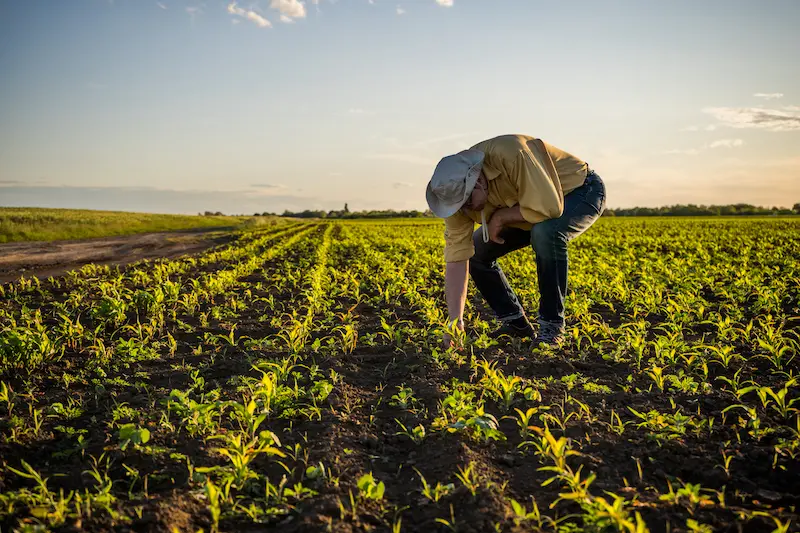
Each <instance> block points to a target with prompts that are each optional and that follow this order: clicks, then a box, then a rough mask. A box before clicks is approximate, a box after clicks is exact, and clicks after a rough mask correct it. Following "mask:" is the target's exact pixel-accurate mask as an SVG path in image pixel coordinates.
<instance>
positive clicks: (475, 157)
mask: <svg viewBox="0 0 800 533" xmlns="http://www.w3.org/2000/svg"><path fill="white" fill-rule="evenodd" d="M605 196H606V195H605V186H604V185H603V182H602V180H601V179H600V177H599V176H598V175H597V174H595V173H594V171H592V170H590V169H589V166H588V165H587V164H586V163H585V162H584V161H581V160H580V159H578V158H577V157H575V156H573V155H571V154H569V153H567V152H564V151H563V150H560V149H558V148H556V147H555V146H552V145H550V144H548V143H545V142H544V141H542V140H540V139H537V138H534V137H529V136H526V135H502V136H500V137H495V138H493V139H489V140H486V141H483V142H480V143H478V144H476V145H475V146H473V147H472V148H470V149H468V150H464V151H462V152H459V153H458V154H455V155H451V156H448V157H445V158H444V159H442V160H441V161H440V162H439V164H438V165H437V166H436V170H435V171H434V173H433V177H432V178H431V180H430V183H429V184H428V188H427V191H426V198H427V200H428V206H429V207H430V209H431V211H433V213H434V214H435V215H436V216H438V217H440V218H444V219H445V232H444V236H445V248H444V258H445V262H446V263H447V265H446V270H445V296H446V299H447V309H448V314H449V318H450V322H451V324H452V323H455V324H456V326H457V327H458V328H459V329H461V330H463V329H464V321H463V316H464V303H465V301H466V297H467V271H469V273H470V275H471V276H472V279H473V281H474V282H475V286H476V287H477V288H478V290H479V291H480V293H481V294H482V295H483V297H484V299H486V301H487V303H488V304H489V306H490V307H491V308H492V310H493V311H494V313H495V314H496V316H497V318H498V320H499V321H500V322H501V323H502V326H501V327H500V328H499V329H498V330H496V331H494V332H493V333H491V336H492V337H494V338H497V337H499V336H501V335H510V336H512V337H534V334H535V332H534V329H533V326H531V324H530V322H529V321H528V319H527V317H526V316H525V310H524V309H523V308H522V305H521V304H520V302H519V299H518V298H517V295H516V294H515V293H514V291H513V290H512V289H511V287H510V286H509V284H508V280H507V279H506V277H505V275H504V274H503V271H502V270H501V269H500V267H499V266H498V265H497V259H498V258H500V257H502V256H504V255H506V254H507V253H509V252H513V251H514V250H518V249H520V248H522V247H524V246H526V245H528V244H530V245H531V247H532V248H533V251H534V253H535V256H536V269H537V274H538V279H539V294H540V302H539V314H538V323H539V332H538V335H536V336H535V339H534V341H535V342H539V343H541V342H544V343H546V344H548V345H555V344H559V343H560V342H561V341H562V340H563V334H564V301H565V298H566V295H567V271H568V268H567V263H568V256H567V243H568V242H569V241H570V240H572V239H574V238H575V237H577V236H578V235H580V234H581V233H583V232H584V231H586V230H587V229H588V228H589V226H591V225H592V224H593V223H594V221H595V220H597V219H598V218H599V217H600V215H601V214H602V212H603V210H604V209H605V204H606V198H605ZM475 223H479V224H481V227H480V228H479V229H478V230H477V231H475V232H474V233H473V228H474V224H475ZM444 341H445V344H446V345H447V346H449V345H450V342H451V341H450V338H449V336H447V335H446V336H445V339H444Z"/></svg>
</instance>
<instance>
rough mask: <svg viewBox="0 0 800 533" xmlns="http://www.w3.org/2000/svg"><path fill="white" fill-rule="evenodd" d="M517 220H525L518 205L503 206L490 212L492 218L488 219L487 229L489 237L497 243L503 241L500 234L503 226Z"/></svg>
mask: <svg viewBox="0 0 800 533" xmlns="http://www.w3.org/2000/svg"><path fill="white" fill-rule="evenodd" d="M517 222H525V218H524V217H523V216H522V211H520V207H519V205H515V206H513V207H504V208H502V209H498V210H497V211H495V212H494V213H492V218H490V219H489V223H488V226H489V227H488V228H486V229H487V231H488V232H489V239H490V240H491V241H493V242H496V243H497V244H503V243H505V242H506V241H505V239H503V238H502V237H501V236H500V232H501V231H503V228H504V227H505V226H508V225H509V224H516V223H517Z"/></svg>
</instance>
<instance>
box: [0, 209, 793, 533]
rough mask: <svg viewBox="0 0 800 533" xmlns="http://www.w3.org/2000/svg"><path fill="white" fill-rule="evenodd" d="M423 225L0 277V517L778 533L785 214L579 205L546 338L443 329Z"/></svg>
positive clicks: (438, 282) (485, 324)
mask: <svg viewBox="0 0 800 533" xmlns="http://www.w3.org/2000/svg"><path fill="white" fill-rule="evenodd" d="M442 229H443V225H442V223H441V221H431V220H422V221H419V220H394V221H388V222H373V221H354V222H330V221H326V222H291V223H287V224H284V225H280V226H272V227H266V228H255V229H252V230H248V231H240V232H237V233H236V234H235V238H234V239H233V240H232V241H230V242H228V243H226V244H223V245H221V246H218V247H215V248H213V249H211V250H208V251H206V252H203V253H200V254H195V255H191V256H185V257H179V258H175V259H171V260H154V261H146V262H141V263H135V264H133V265H129V266H127V267H124V268H115V267H111V266H108V265H106V266H96V265H87V266H85V267H83V268H82V269H81V270H79V271H75V272H73V273H70V274H68V275H66V276H64V277H60V278H52V279H50V280H47V281H45V280H38V279H35V278H34V279H23V280H21V281H17V282H15V283H8V284H4V285H2V286H1V287H2V292H0V324H1V325H2V327H1V328H0V530H1V531H2V532H7V531H8V532H10V531H48V530H54V531H84V530H85V531H181V532H184V531H185V532H195V531H199V530H202V531H204V532H210V531H231V532H239V531H264V530H274V531H290V532H295V531H335V532H354V531H391V532H398V531H408V532H412V531H414V532H438V531H441V532H447V531H451V532H489V531H504V532H518V531H531V530H544V531H559V532H577V531H590V532H591V531H596V532H600V531H604V532H605V531H623V532H642V531H647V530H649V531H658V532H661V531H696V532H706V531H731V532H733V531H777V532H783V531H798V524H800V511H799V510H798V506H800V417H799V416H798V415H799V414H800V382H799V381H798V368H799V367H798V355H800V354H798V351H800V220H797V219H749V218H748V219H743V218H740V219H685V218H684V219H674V218H673V219H657V218H652V219H643V218H619V219H613V218H603V219H601V220H600V221H599V222H598V223H597V224H596V225H595V226H594V227H593V228H592V229H590V230H589V232H587V233H586V234H585V235H583V236H581V237H580V238H578V239H577V240H576V241H574V242H573V243H572V244H571V245H570V291H571V293H570V295H569V297H568V300H567V314H568V335H567V340H566V342H565V344H564V345H563V346H562V347H560V348H547V347H544V346H541V347H537V346H533V345H532V344H531V343H530V342H527V341H521V340H500V341H496V340H492V339H489V338H488V337H487V335H486V334H487V333H488V332H490V331H491V330H492V329H493V328H494V327H495V324H494V321H493V318H492V316H491V313H490V311H489V309H488V308H487V307H486V306H485V304H484V303H483V300H482V299H481V297H480V295H479V294H477V293H476V292H474V288H473V287H472V286H470V293H469V297H468V303H467V314H466V316H465V322H466V324H467V335H465V336H464V338H462V339H461V341H460V342H461V346H460V347H459V348H458V349H449V350H443V349H441V342H440V340H441V335H442V332H443V329H444V327H445V322H446V316H445V314H444V312H445V306H444V301H443V291H442V285H443V274H442V273H443V263H442V246H443V237H442ZM531 253H532V252H531V251H530V250H529V249H526V250H521V251H518V252H516V253H514V254H511V255H509V256H507V257H506V258H504V259H502V260H501V264H502V266H503V268H504V270H505V272H506V275H507V276H508V278H509V281H510V283H511V284H512V286H513V287H514V288H515V289H516V290H517V294H518V295H519V297H520V298H521V300H522V302H523V303H524V305H525V307H526V309H528V310H529V311H530V312H531V314H533V313H532V312H533V310H535V309H536V305H537V299H538V292H537V287H536V271H535V263H534V261H533V260H532V258H531V256H530V254H531Z"/></svg>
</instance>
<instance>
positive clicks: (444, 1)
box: [436, 0, 453, 7]
mask: <svg viewBox="0 0 800 533" xmlns="http://www.w3.org/2000/svg"><path fill="white" fill-rule="evenodd" d="M436 3H437V4H439V5H440V6H444V7H453V0H436Z"/></svg>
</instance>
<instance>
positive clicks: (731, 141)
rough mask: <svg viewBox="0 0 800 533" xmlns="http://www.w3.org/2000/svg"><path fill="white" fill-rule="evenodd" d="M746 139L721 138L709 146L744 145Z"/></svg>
mask: <svg viewBox="0 0 800 533" xmlns="http://www.w3.org/2000/svg"><path fill="white" fill-rule="evenodd" d="M743 144H744V141H743V140H741V139H720V140H718V141H714V142H712V143H711V144H709V145H708V147H709V148H734V147H736V146H742V145H743Z"/></svg>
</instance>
